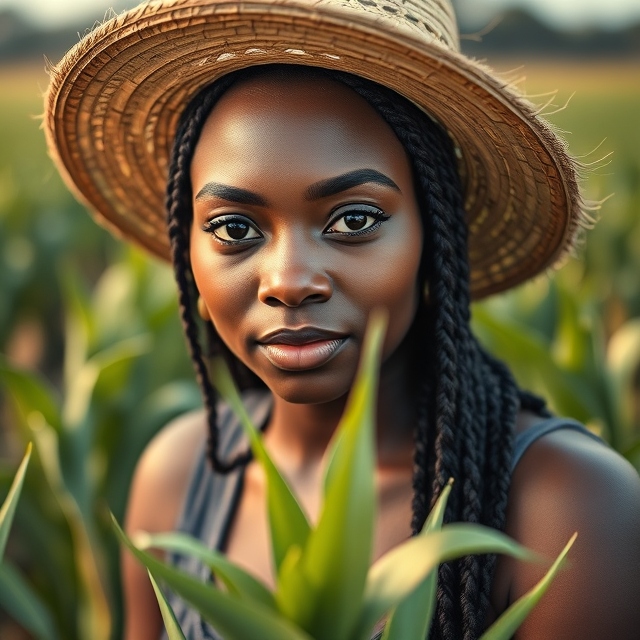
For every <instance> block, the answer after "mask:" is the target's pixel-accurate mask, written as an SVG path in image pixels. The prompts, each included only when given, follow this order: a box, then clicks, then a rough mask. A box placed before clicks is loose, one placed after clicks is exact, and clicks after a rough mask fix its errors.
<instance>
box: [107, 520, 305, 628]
mask: <svg viewBox="0 0 640 640" xmlns="http://www.w3.org/2000/svg"><path fill="white" fill-rule="evenodd" d="M112 521H113V527H114V529H115V532H116V534H117V536H118V538H119V539H120V541H121V542H122V543H123V544H124V545H125V546H126V547H127V548H128V549H129V551H131V553H132V554H133V555H134V556H135V557H136V558H137V560H138V561H139V562H141V563H142V564H143V565H144V566H145V567H146V568H147V570H149V571H150V572H151V573H152V574H153V576H154V578H155V579H156V580H158V579H159V578H160V579H162V580H163V581H164V582H166V583H167V585H168V586H169V587H170V588H171V589H172V590H173V591H174V592H175V593H176V594H177V595H179V596H180V597H181V598H183V599H184V600H185V601H186V602H188V603H189V604H190V605H191V606H192V607H193V608H194V609H196V610H197V611H198V612H199V613H200V615H201V616H202V618H203V619H204V620H206V621H207V622H209V623H210V624H212V625H213V626H214V627H215V628H216V630H217V631H218V632H219V633H220V634H221V635H222V636H223V637H224V638H225V640H311V638H310V637H309V636H308V635H307V634H306V633H305V632H304V631H302V630H301V629H298V628H296V627H295V626H294V625H293V624H292V623H290V622H289V621H288V620H286V619H284V618H283V617H282V616H279V615H277V614H274V612H273V611H271V610H270V609H268V608H267V607H265V606H264V605H261V604H258V603H256V602H247V601H245V600H240V599H238V598H236V597H235V596H232V595H230V594H228V593H224V592H223V591H220V590H219V589H216V588H215V587H214V586H212V585H206V584H203V583H202V582H200V581H199V580H196V579H195V578H193V577H191V576H189V575H188V574H186V573H183V572H181V571H178V570H177V569H174V568H173V567H171V566H169V565H167V564H164V563H163V562H161V561H160V560H158V558H156V557H155V556H153V555H151V554H149V553H147V552H145V551H141V550H140V549H138V548H137V547H136V546H135V545H134V544H133V543H132V542H131V540H129V538H128V537H127V536H126V534H125V533H124V531H122V529H121V528H120V526H119V525H118V523H117V522H116V520H115V518H113V516H112Z"/></svg>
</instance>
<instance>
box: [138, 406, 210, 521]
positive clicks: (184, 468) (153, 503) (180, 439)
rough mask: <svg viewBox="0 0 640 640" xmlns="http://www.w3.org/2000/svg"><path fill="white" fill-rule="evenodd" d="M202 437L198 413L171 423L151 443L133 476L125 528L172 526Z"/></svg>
mask: <svg viewBox="0 0 640 640" xmlns="http://www.w3.org/2000/svg"><path fill="white" fill-rule="evenodd" d="M206 437H207V427H206V417H205V413H204V411H203V410H199V411H194V412H190V413H187V414H184V415H182V416H180V417H178V418H176V419H175V420H172V421H171V422H170V423H168V424H167V425H166V426H165V427H163V428H162V429H161V431H160V432H158V434H157V435H156V436H155V437H154V438H153V439H152V440H151V442H150V443H149V444H148V445H147V447H146V449H145V450H144V452H143V454H142V456H141V457H140V460H139V461H138V464H137V466H136V471H135V474H134V477H133V482H132V485H131V491H130V496H129V507H128V515H127V529H130V530H131V529H132V528H135V529H145V530H146V531H169V530H171V529H172V528H173V527H174V526H175V522H176V520H177V518H178V514H179V510H180V505H181V503H182V499H183V497H184V494H185V493H186V490H187V485H188V483H189V479H190V477H191V473H192V471H193V468H194V466H195V463H196V459H197V456H198V454H199V453H200V452H201V451H202V449H203V447H205V446H206Z"/></svg>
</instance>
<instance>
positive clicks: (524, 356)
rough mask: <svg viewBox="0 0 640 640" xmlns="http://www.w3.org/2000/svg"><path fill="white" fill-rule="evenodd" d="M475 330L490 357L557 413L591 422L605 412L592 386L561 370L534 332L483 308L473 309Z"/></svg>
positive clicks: (569, 372) (546, 346) (545, 344)
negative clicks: (500, 362) (541, 395)
mask: <svg viewBox="0 0 640 640" xmlns="http://www.w3.org/2000/svg"><path fill="white" fill-rule="evenodd" d="M473 330H474V332H475V333H476V335H477V336H478V337H479V338H480V339H481V341H482V343H483V344H484V345H485V346H486V347H487V348H488V349H489V351H490V352H491V353H493V354H494V355H495V356H496V357H498V358H500V359H502V360H504V361H505V362H506V363H508V364H509V367H510V368H511V370H512V372H513V375H514V376H515V378H516V379H517V380H518V382H519V383H520V384H521V385H522V386H523V387H525V388H528V389H532V390H533V391H538V392H540V393H542V394H543V395H545V396H546V397H548V398H550V399H551V401H552V403H553V405H554V407H555V409H556V410H557V412H558V413H560V414H562V415H568V416H569V415H570V416H574V417H575V418H576V419H577V420H580V421H581V422H588V421H589V420H590V419H591V418H592V417H593V416H594V415H603V413H604V412H605V408H604V407H602V406H601V403H600V402H599V398H598V397H597V395H595V394H594V393H593V390H592V389H591V385H589V384H585V382H586V381H585V379H584V377H581V376H580V375H579V374H576V373H574V372H572V371H568V370H564V369H562V368H561V367H560V366H559V365H558V363H557V362H556V361H555V360H554V358H553V353H552V349H551V346H550V345H549V344H547V343H546V342H545V341H544V340H542V338H541V337H540V336H539V335H538V334H537V333H536V332H535V331H534V330H532V329H530V328H529V327H526V326H524V325H519V324H517V323H516V322H514V321H509V320H505V319H504V318H498V317H496V316H493V315H491V313H489V311H488V310H487V309H486V308H484V307H483V306H482V305H479V306H476V307H474V311H473Z"/></svg>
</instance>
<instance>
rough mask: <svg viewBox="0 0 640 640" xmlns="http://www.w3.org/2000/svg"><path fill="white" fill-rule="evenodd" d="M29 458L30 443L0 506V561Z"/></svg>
mask: <svg viewBox="0 0 640 640" xmlns="http://www.w3.org/2000/svg"><path fill="white" fill-rule="evenodd" d="M30 457H31V443H29V444H28V445H27V451H26V453H25V454H24V457H23V458H22V462H21V463H20V466H19V467H18V471H17V472H16V475H15V477H14V479H13V482H12V483H11V487H10V489H9V493H8V494H7V497H6V498H5V500H4V502H3V504H2V508H0V561H2V557H3V556H4V550H5V547H6V546H7V539H8V538H9V530H10V529H11V524H12V523H13V516H14V515H15V513H16V507H17V506H18V499H19V498H20V492H21V491H22V485H23V483H24V476H25V474H26V473H27V465H28V464H29V458H30Z"/></svg>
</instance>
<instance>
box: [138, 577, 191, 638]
mask: <svg viewBox="0 0 640 640" xmlns="http://www.w3.org/2000/svg"><path fill="white" fill-rule="evenodd" d="M148 573H149V580H151V586H152V587H153V590H154V591H155V594H156V599H157V600H158V606H159V607H160V613H161V614H162V621H163V622H164V628H165V629H166V630H167V637H168V638H169V640H187V639H186V638H185V637H184V633H182V629H181V628H180V625H179V624H178V620H177V619H176V614H175V613H174V612H173V609H172V608H171V605H170V604H169V603H168V602H167V599H166V598H165V597H164V593H162V590H161V589H160V587H159V586H158V583H157V582H156V581H155V580H154V578H153V574H152V573H151V571H149V572H148Z"/></svg>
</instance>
